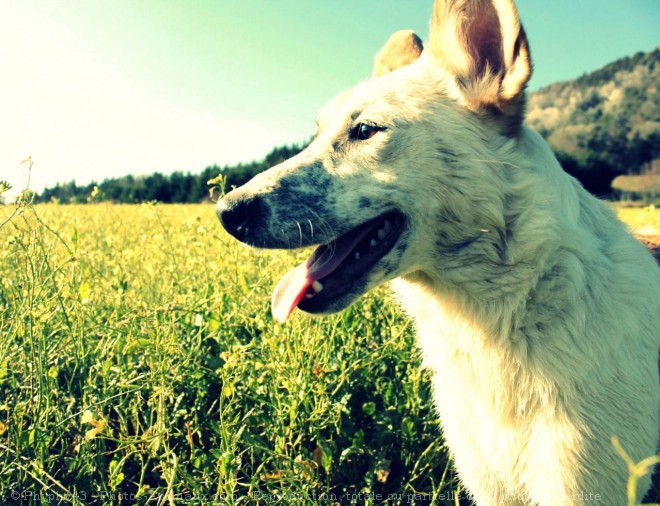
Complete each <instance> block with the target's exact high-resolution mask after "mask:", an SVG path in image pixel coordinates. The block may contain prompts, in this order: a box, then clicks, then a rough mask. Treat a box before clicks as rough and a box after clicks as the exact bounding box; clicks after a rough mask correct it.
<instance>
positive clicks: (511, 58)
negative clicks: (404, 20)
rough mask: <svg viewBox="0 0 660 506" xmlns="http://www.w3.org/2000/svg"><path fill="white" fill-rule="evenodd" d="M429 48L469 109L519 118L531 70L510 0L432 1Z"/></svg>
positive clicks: (518, 21) (526, 47)
mask: <svg viewBox="0 0 660 506" xmlns="http://www.w3.org/2000/svg"><path fill="white" fill-rule="evenodd" d="M430 46H431V47H430V49H431V53H432V54H433V56H434V57H435V58H436V60H437V61H438V62H439V63H440V64H441V65H443V66H444V67H445V68H446V69H447V70H448V71H449V72H450V73H451V74H452V75H453V76H454V77H455V79H456V83H457V85H458V87H459V89H460V92H461V93H462V95H463V97H464V98H465V100H466V102H467V104H468V107H470V108H471V109H479V108H482V107H493V106H494V107H496V108H498V109H500V110H502V111H503V112H505V113H506V114H507V115H509V114H512V113H513V114H518V113H521V110H522V104H524V97H523V94H524V90H525V85H526V84H527V82H528V81H529V78H530V77H531V74H532V64H531V60H530V55H529V46H528V44H527V38H526V37H525V32H524V30H523V28H522V26H521V25H520V18H519V16H518V11H517V9H516V6H515V4H514V2H513V0H436V2H435V7H434V10H433V19H432V20H431V34H430ZM518 99H520V100H518Z"/></svg>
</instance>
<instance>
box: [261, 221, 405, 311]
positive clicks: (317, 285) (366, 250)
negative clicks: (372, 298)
mask: <svg viewBox="0 0 660 506" xmlns="http://www.w3.org/2000/svg"><path fill="white" fill-rule="evenodd" d="M404 222H405V220H404V217H403V215H402V214H401V213H400V212H397V211H394V212H389V213H386V214H383V215H381V216H379V217H377V218H374V219H373V220H370V221H368V222H366V223H363V224H362V225H359V226H358V227H356V228H354V229H352V230H350V231H348V232H346V233H345V234H343V235H342V236H340V237H338V238H336V239H335V240H333V241H332V242H330V243H328V244H323V245H321V246H319V247H318V248H317V249H316V250H315V251H314V253H312V255H311V256H310V257H309V258H308V259H307V260H306V261H305V262H303V263H302V264H300V265H299V266H298V267H295V268H294V269H291V270H290V271H289V272H287V273H286V274H285V275H284V277H283V278H282V279H281V280H280V282H279V283H278V284H277V286H276V287H275V290H274V292H273V300H272V311H273V316H274V317H275V319H276V320H277V321H278V322H280V323H282V322H284V321H286V320H287V318H288V317H289V315H291V313H292V312H293V310H294V309H295V308H296V307H299V308H300V309H302V310H303V311H306V312H308V313H319V312H323V311H324V310H325V309H326V308H327V307H328V306H329V305H331V303H332V302H333V301H335V300H336V299H338V298H339V297H341V296H342V295H345V294H346V293H347V292H349V291H351V289H352V287H353V285H354V284H355V283H356V282H360V281H361V278H363V277H364V276H365V275H366V274H367V273H368V272H369V271H370V270H371V269H372V267H373V266H374V265H375V264H376V263H377V262H378V261H379V260H380V259H381V258H383V257H384V256H385V255H386V254H387V253H388V252H389V251H390V250H391V249H392V248H393V247H394V245H395V244H396V242H397V240H398V239H399V237H400V236H401V233H402V232H403V228H404Z"/></svg>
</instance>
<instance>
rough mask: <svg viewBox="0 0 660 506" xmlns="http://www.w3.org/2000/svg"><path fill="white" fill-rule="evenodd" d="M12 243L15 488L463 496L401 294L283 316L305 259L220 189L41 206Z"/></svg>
mask: <svg viewBox="0 0 660 506" xmlns="http://www.w3.org/2000/svg"><path fill="white" fill-rule="evenodd" d="M11 212H12V208H11V207H10V206H6V207H4V208H0V224H2V223H3V222H4V221H5V219H6V217H7V216H9V214H11ZM0 244H1V245H2V246H1V249H0V335H1V338H0V496H1V497H0V503H2V504H5V503H13V502H16V503H21V502H22V503H24V504H85V505H87V504H113V505H114V504H146V503H148V504H175V503H176V504H180V503H185V504H276V503H277V504H294V503H296V504H333V503H337V504H386V503H390V504H430V503H431V502H430V501H428V500H426V501H424V500H421V498H426V499H428V497H430V496H425V495H424V494H430V495H433V496H434V497H435V500H434V503H435V504H449V503H448V502H443V501H442V499H443V497H446V498H450V497H452V496H451V495H450V493H451V491H452V490H453V489H454V484H453V483H452V480H451V473H450V470H449V468H448V466H447V455H446V449H445V448H444V446H443V443H442V440H441V438H440V430H439V426H438V423H437V420H436V418H435V416H434V414H433V412H432V408H431V396H430V390H429V383H428V378H427V376H426V374H425V373H424V372H423V370H422V369H421V368H420V361H419V357H418V355H417V352H416V351H415V347H414V336H413V333H412V329H411V327H410V326H409V325H408V324H407V323H406V321H405V320H404V319H403V318H402V317H401V316H400V315H399V313H398V312H397V310H396V307H395V305H394V304H392V303H391V301H389V300H388V299H389V295H388V293H387V292H386V291H385V290H379V291H377V292H376V293H373V294H371V295H369V296H367V297H365V298H364V299H363V300H362V301H361V302H359V303H358V304H357V305H356V306H355V307H354V308H352V309H351V310H349V311H346V312H344V313H342V314H340V315H337V316H333V317H326V318H310V317H305V316H303V315H301V314H297V315H294V318H293V319H292V321H290V322H289V323H287V324H286V325H278V324H276V323H275V322H274V321H273V320H272V318H271V316H270V310H269V301H270V292H271V290H272V287H273V286H274V284H275V282H276V281H277V279H278V277H279V276H281V275H282V274H283V273H284V272H285V271H286V270H287V269H288V268H290V267H292V266H293V265H294V264H295V263H296V262H300V261H302V255H303V254H302V253H297V254H296V253H291V252H272V251H256V250H253V249H250V248H247V247H245V246H243V245H240V244H238V243H237V242H236V241H234V240H233V239H231V238H230V237H229V236H228V235H226V234H225V233H224V231H223V230H222V228H221V227H220V225H219V223H218V222H217V219H216V217H215V215H214V213H213V206H212V205H210V204H207V205H173V206H164V205H136V206H120V205H110V204H107V205H106V204H98V205H80V206H55V205H45V206H34V207H32V206H26V207H23V208H22V209H21V210H20V211H19V212H18V213H17V214H16V215H14V216H13V218H12V219H11V221H9V222H7V223H5V224H4V226H3V227H2V228H1V229H0ZM442 494H445V496H443V495H442ZM388 496H390V497H391V498H392V500H390V501H388V500H387V498H388ZM415 498H417V500H416V502H415ZM451 503H452V504H453V501H452V502H451Z"/></svg>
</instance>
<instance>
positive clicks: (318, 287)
mask: <svg viewBox="0 0 660 506" xmlns="http://www.w3.org/2000/svg"><path fill="white" fill-rule="evenodd" d="M312 289H313V290H314V291H315V292H316V293H319V292H320V291H321V290H323V283H321V282H319V281H314V282H313V283H312Z"/></svg>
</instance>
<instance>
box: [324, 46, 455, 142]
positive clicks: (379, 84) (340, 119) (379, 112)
mask: <svg viewBox="0 0 660 506" xmlns="http://www.w3.org/2000/svg"><path fill="white" fill-rule="evenodd" d="M431 63H432V62H429V61H428V60H426V59H424V58H420V60H419V61H418V62H414V63H412V64H410V65H408V66H406V67H405V68H401V69H397V70H395V71H393V72H390V73H388V74H385V75H383V76H379V77H372V78H370V79H368V80H366V81H363V82H361V83H359V84H357V85H356V86H354V87H353V88H350V89H348V90H345V91H343V92H342V93H340V94H339V95H337V96H335V97H334V98H333V99H332V100H330V101H329V102H328V103H327V104H326V105H325V106H323V107H322V108H321V110H320V112H319V115H318V124H319V128H320V129H324V128H330V129H334V128H333V126H334V127H344V126H345V125H346V124H350V123H353V122H354V121H356V120H358V118H360V120H365V121H373V122H376V123H382V124H384V125H387V124H388V123H392V122H393V121H394V120H395V119H396V117H397V116H400V115H401V114H403V113H404V112H405V113H406V114H409V115H411V116H414V110H415V109H422V108H424V107H425V105H427V103H428V102H434V101H437V100H440V99H441V98H442V97H445V98H446V96H447V93H446V90H447V87H446V80H445V78H444V76H443V74H442V72H441V70H442V69H440V68H439V67H437V66H436V65H432V64H431Z"/></svg>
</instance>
